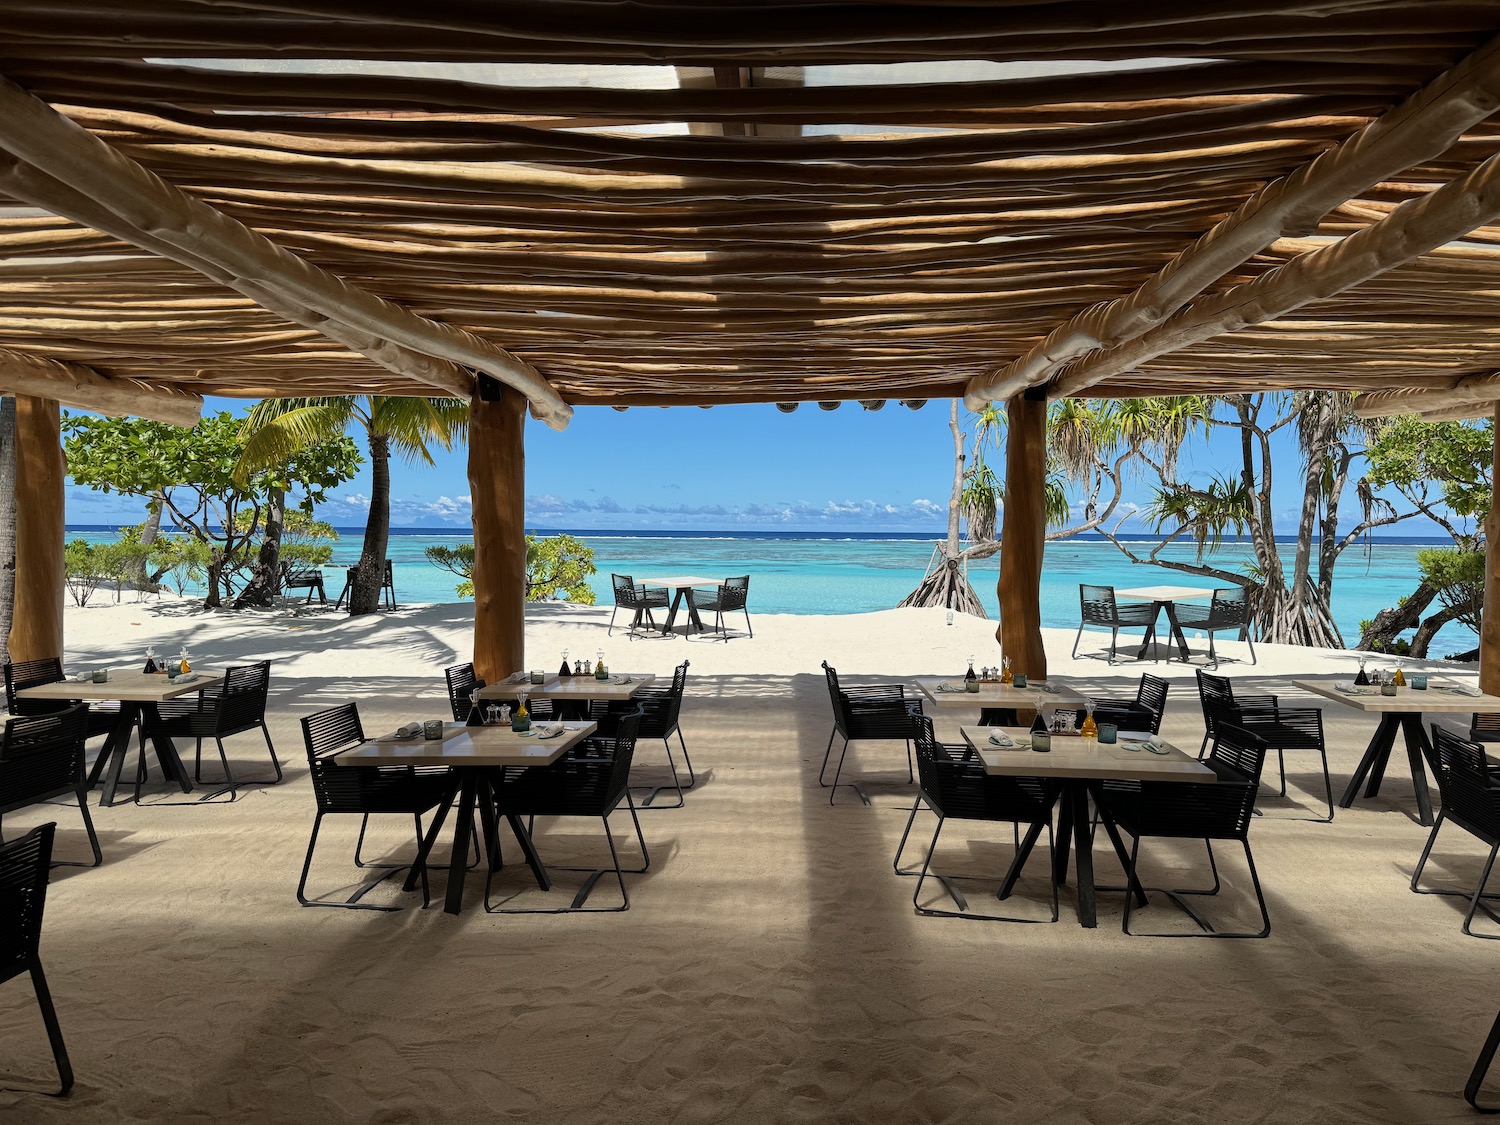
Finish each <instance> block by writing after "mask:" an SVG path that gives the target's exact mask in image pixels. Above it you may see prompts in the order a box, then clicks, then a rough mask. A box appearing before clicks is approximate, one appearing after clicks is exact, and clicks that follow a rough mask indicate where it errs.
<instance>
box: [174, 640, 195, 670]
mask: <svg viewBox="0 0 1500 1125" xmlns="http://www.w3.org/2000/svg"><path fill="white" fill-rule="evenodd" d="M192 670H193V666H192V665H191V664H189V663H188V651H187V645H183V646H182V651H180V652H179V653H178V654H177V673H178V675H182V676H186V675H187V674H188V673H189V672H191V671H192Z"/></svg>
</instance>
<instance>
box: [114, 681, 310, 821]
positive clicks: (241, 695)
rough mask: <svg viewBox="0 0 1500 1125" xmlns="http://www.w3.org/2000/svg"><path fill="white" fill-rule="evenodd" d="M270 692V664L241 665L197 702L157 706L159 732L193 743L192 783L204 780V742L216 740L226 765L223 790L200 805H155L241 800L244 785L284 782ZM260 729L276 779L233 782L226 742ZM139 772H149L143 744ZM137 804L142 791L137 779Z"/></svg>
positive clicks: (252, 779) (208, 796)
mask: <svg viewBox="0 0 1500 1125" xmlns="http://www.w3.org/2000/svg"><path fill="white" fill-rule="evenodd" d="M270 688H271V662H270V661H269V660H262V661H261V662H260V663H259V664H243V665H239V666H237V667H233V668H229V669H226V670H225V672H224V681H223V683H222V684H216V685H214V686H213V687H210V688H208V689H206V690H205V691H203V692H201V693H199V695H198V698H197V699H196V700H182V701H179V700H168V701H167V702H166V703H159V704H157V705H156V710H157V714H158V715H159V717H160V725H159V727H158V729H159V730H160V732H161V733H162V734H164V735H166V736H167V737H169V738H174V739H175V738H191V739H193V742H194V746H193V780H194V781H197V782H200V783H201V782H202V781H203V740H204V739H205V738H212V739H213V740H214V744H215V745H216V746H218V748H219V761H220V762H222V763H223V766H224V786H223V788H220V789H216V790H214V791H213V792H212V793H206V794H204V795H203V796H202V797H201V798H199V800H198V801H192V802H189V801H156V802H152V803H153V804H199V803H201V802H202V801H209V800H212V799H213V798H215V797H218V796H220V795H221V794H223V793H226V792H227V793H228V794H229V802H228V803H233V802H234V801H235V800H236V799H238V797H239V787H240V786H241V785H275V784H277V783H278V782H280V781H281V776H282V775H281V761H280V759H278V758H277V757H276V746H275V745H274V744H273V743H272V742H271V730H270V728H269V727H267V726H266V696H267V694H268V693H269V692H270ZM252 730H259V731H260V733H261V736H262V737H263V738H264V739H265V740H266V749H267V750H268V751H269V752H270V755H271V768H272V769H274V770H275V771H276V776H275V777H257V778H245V779H242V780H239V781H236V780H235V777H234V772H233V771H232V770H231V769H230V768H229V757H228V756H227V755H226V754H225V752H224V740H225V739H226V738H229V737H231V736H233V735H236V734H245V733H246V732H248V731H252ZM140 753H141V758H142V762H141V768H139V769H137V770H136V777H137V778H138V779H139V778H140V777H142V776H143V775H144V773H145V768H144V766H145V761H144V759H145V754H146V748H145V746H144V745H143V746H142V747H141V750H140ZM135 798H136V802H137V803H139V802H140V798H141V793H140V786H139V781H137V787H136V794H135Z"/></svg>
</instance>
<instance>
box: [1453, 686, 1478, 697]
mask: <svg viewBox="0 0 1500 1125" xmlns="http://www.w3.org/2000/svg"><path fill="white" fill-rule="evenodd" d="M1448 690H1449V691H1451V692H1452V693H1453V694H1454V695H1466V696H1468V697H1469V698H1470V699H1474V698H1477V697H1478V696H1481V695H1483V694H1484V692H1482V691H1480V690H1479V689H1478V688H1477V687H1471V686H1469V685H1468V684H1449V685H1448Z"/></svg>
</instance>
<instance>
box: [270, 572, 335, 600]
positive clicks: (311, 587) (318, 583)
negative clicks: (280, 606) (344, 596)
mask: <svg viewBox="0 0 1500 1125" xmlns="http://www.w3.org/2000/svg"><path fill="white" fill-rule="evenodd" d="M281 588H282V589H283V590H304V589H305V590H306V591H307V597H306V598H304V599H303V601H302V604H303V605H310V604H311V603H312V596H313V594H314V593H316V594H317V595H318V601H319V602H321V603H323V604H324V605H327V604H328V593H327V591H325V590H324V589H323V572H322V571H321V570H319V569H318V568H317V567H315V566H292V565H291V564H289V563H282V564H281Z"/></svg>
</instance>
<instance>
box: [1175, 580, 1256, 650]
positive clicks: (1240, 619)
mask: <svg viewBox="0 0 1500 1125" xmlns="http://www.w3.org/2000/svg"><path fill="white" fill-rule="evenodd" d="M1174 612H1175V613H1176V614H1177V624H1178V627H1179V628H1182V629H1196V630H1198V631H1200V632H1204V633H1207V634H1208V659H1209V667H1210V668H1217V667H1218V666H1219V654H1218V652H1217V650H1215V648H1214V634H1215V633H1225V632H1228V631H1229V630H1231V629H1232V630H1234V631H1235V632H1237V633H1239V635H1240V640H1242V641H1244V642H1245V643H1246V644H1247V645H1249V646H1250V663H1251V664H1254V663H1255V642H1254V641H1253V640H1251V639H1250V594H1249V591H1248V590H1246V589H1245V588H1244V587H1243V586H1226V587H1223V588H1221V589H1217V590H1215V591H1214V596H1213V600H1212V601H1211V602H1210V603H1209V604H1208V605H1206V606H1202V605H1192V604H1189V603H1186V602H1184V603H1181V604H1179V605H1178V606H1177V607H1176V608H1175V610H1174Z"/></svg>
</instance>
